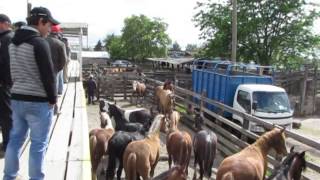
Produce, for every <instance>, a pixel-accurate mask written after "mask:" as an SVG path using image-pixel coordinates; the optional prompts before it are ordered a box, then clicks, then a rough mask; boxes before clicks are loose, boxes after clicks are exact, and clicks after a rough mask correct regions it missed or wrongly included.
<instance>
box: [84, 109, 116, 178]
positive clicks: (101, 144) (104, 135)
mask: <svg viewBox="0 0 320 180" xmlns="http://www.w3.org/2000/svg"><path fill="white" fill-rule="evenodd" d="M102 113H103V116H104V117H105V118H106V121H107V125H106V126H105V128H103V129H101V128H96V129H93V130H91V131H90V132H89V141H90V158H91V171H92V179H96V177H97V175H96V171H97V168H98V165H99V163H100V161H101V158H102V157H103V155H104V154H105V153H106V151H107V148H108V141H109V139H110V138H111V137H112V135H113V133H114V128H113V126H112V122H111V119H110V117H109V115H108V114H107V113H106V112H102Z"/></svg>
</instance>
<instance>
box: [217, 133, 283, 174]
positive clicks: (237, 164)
mask: <svg viewBox="0 0 320 180" xmlns="http://www.w3.org/2000/svg"><path fill="white" fill-rule="evenodd" d="M272 148H273V149H275V151H276V153H277V154H281V155H286V154H287V149H286V145H285V134H284V129H278V128H274V129H272V130H271V131H268V132H266V133H264V134H263V135H262V136H260V138H259V139H258V140H256V142H255V143H253V144H252V145H250V146H248V147H246V148H244V149H243V150H242V151H240V152H238V153H236V154H234V155H232V156H229V157H227V158H225V159H224V160H223V161H222V163H221V164H220V166H219V168H218V172H217V178H216V179H217V180H227V179H238V180H245V179H259V180H262V179H264V176H265V174H266V170H267V154H268V152H269V150H270V149H272Z"/></svg>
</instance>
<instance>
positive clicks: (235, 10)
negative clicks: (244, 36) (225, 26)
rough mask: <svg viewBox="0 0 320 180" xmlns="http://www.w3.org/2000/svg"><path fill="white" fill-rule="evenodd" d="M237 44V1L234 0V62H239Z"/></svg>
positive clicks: (232, 56)
mask: <svg viewBox="0 0 320 180" xmlns="http://www.w3.org/2000/svg"><path fill="white" fill-rule="evenodd" d="M237 44H238V43H237V0H232V50H231V60H232V62H236V60H237Z"/></svg>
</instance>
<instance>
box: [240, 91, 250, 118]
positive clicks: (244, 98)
mask: <svg viewBox="0 0 320 180" xmlns="http://www.w3.org/2000/svg"><path fill="white" fill-rule="evenodd" d="M237 101H238V103H239V104H240V106H241V107H243V109H245V111H246V112H247V113H250V109H251V101H250V94H249V93H248V92H245V91H241V90H240V91H238V97H237Z"/></svg>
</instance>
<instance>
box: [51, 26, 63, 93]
mask: <svg viewBox="0 0 320 180" xmlns="http://www.w3.org/2000/svg"><path fill="white" fill-rule="evenodd" d="M60 33H62V31H61V28H60V26H59V25H55V26H52V27H51V33H50V35H49V36H48V37H47V41H48V42H49V46H50V50H51V56H52V62H53V67H54V71H55V73H56V75H57V93H58V95H61V94H62V91H63V67H64V66H65V64H66V61H67V54H66V47H65V45H64V43H63V42H62V40H60V37H59V36H60V35H59V34H60Z"/></svg>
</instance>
